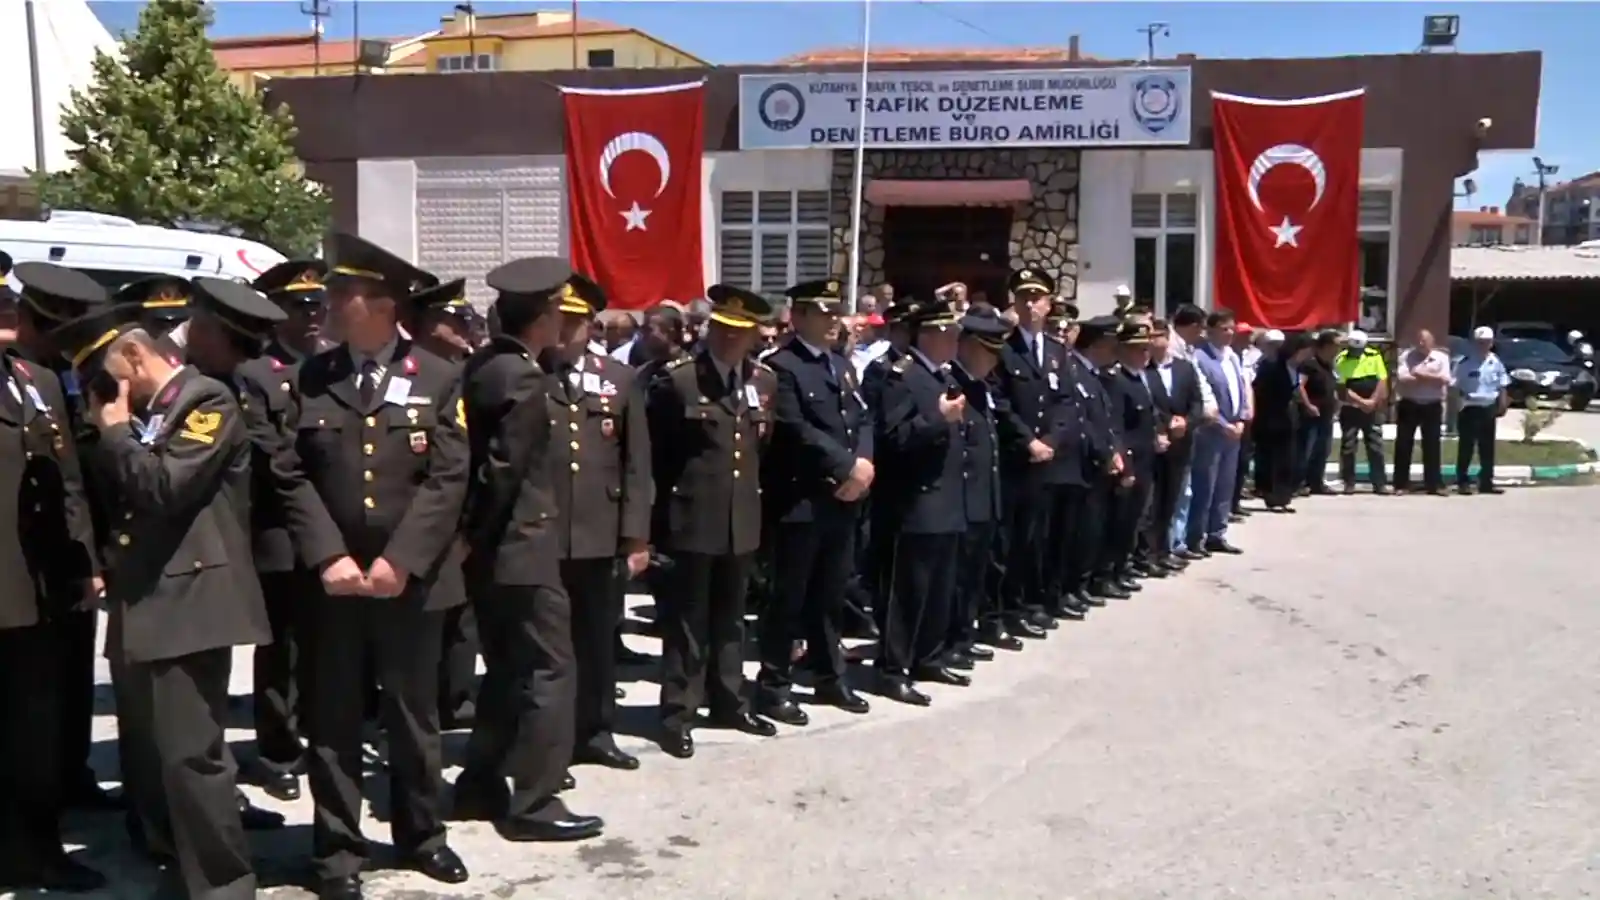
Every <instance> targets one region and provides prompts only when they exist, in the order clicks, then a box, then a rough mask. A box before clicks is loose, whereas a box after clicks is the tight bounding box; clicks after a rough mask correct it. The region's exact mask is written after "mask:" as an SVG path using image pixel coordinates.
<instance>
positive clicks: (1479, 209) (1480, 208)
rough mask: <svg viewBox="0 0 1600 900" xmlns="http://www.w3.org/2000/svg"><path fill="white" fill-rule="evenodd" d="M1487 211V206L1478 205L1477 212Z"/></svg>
mask: <svg viewBox="0 0 1600 900" xmlns="http://www.w3.org/2000/svg"><path fill="white" fill-rule="evenodd" d="M1488 211H1489V207H1487V206H1480V207H1478V212H1481V213H1486V212H1488Z"/></svg>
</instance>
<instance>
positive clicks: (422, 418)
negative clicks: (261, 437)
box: [283, 234, 468, 900]
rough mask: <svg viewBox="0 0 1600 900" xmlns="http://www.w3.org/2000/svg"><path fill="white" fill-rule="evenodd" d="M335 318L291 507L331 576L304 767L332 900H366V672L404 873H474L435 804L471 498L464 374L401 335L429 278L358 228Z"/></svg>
mask: <svg viewBox="0 0 1600 900" xmlns="http://www.w3.org/2000/svg"><path fill="white" fill-rule="evenodd" d="M329 244H330V247H331V249H332V251H333V253H332V256H333V262H334V266H333V268H332V269H330V270H329V273H328V279H327V282H326V290H327V293H328V314H329V316H330V318H331V319H332V321H333V324H334V326H335V329H336V331H337V332H338V333H339V334H340V335H341V336H342V337H343V338H344V343H342V344H340V345H339V346H337V347H335V348H333V349H331V350H328V351H326V352H323V353H319V354H317V355H316V356H314V357H311V358H310V359H308V360H306V361H305V362H304V363H303V364H301V366H300V372H299V385H300V390H299V393H298V398H297V402H296V404H295V408H293V409H291V411H290V414H289V415H290V422H291V424H293V425H295V426H296V439H295V444H294V449H295V452H294V453H292V454H285V455H284V457H283V459H284V460H286V461H293V462H297V463H298V465H297V467H296V468H297V469H298V471H296V472H295V473H293V474H294V475H295V476H297V477H299V478H303V479H304V481H305V482H306V483H307V484H309V485H310V486H311V487H312V488H313V489H314V491H315V495H316V496H315V498H313V499H312V501H311V502H308V503H291V504H290V505H289V507H288V509H287V512H288V516H289V530H290V534H291V535H293V536H294V538H295V543H296V545H297V548H298V550H299V552H300V555H301V559H302V561H304V562H305V563H306V564H307V565H308V566H309V567H311V568H313V569H315V570H316V571H318V572H319V573H320V575H321V587H322V590H321V594H322V595H323V596H321V597H318V598H317V599H316V602H315V603H314V611H313V613H312V615H311V616H310V618H309V621H310V623H311V626H310V627H311V629H312V631H313V633H314V634H315V636H316V637H315V640H313V641H312V651H311V656H312V659H311V666H310V681H311V683H312V684H313V685H315V686H316V687H315V690H313V691H310V692H309V696H308V697H307V700H308V704H307V705H308V707H309V709H310V717H309V718H310V722H309V725H310V727H309V729H308V736H309V737H310V739H311V752H310V755H309V762H308V767H307V768H308V771H309V775H310V782H311V795H312V799H313V800H314V801H315V803H316V820H315V826H314V829H313V831H312V855H313V857H314V864H315V866H316V870H317V875H318V877H319V878H320V884H319V885H318V893H319V895H320V896H321V897H323V898H324V900H330V898H336V900H348V898H357V897H360V896H361V876H360V871H361V868H362V866H363V864H364V863H365V862H366V861H367V859H368V847H367V842H366V839H365V838H364V837H363V836H362V834H361V781H362V771H361V732H362V718H363V715H362V713H363V708H362V707H363V704H362V702H361V701H362V695H363V693H364V688H365V683H366V679H365V675H364V669H365V666H364V663H365V661H366V660H367V658H368V656H369V654H370V658H371V660H372V664H373V665H372V668H373V671H374V672H375V673H376V677H377V681H378V683H379V686H380V687H381V688H382V696H381V701H380V707H379V718H380V721H381V722H382V724H383V727H384V730H385V732H386V734H387V735H388V740H389V777H390V779H391V787H390V791H391V794H392V796H393V806H392V809H393V812H392V816H393V820H392V822H391V826H390V827H391V830H392V832H393V834H394V843H395V846H396V848H397V849H398V850H399V853H400V857H401V860H402V862H403V864H405V865H407V866H408V867H411V868H414V869H416V870H417V871H419V872H421V873H422V874H424V875H426V876H428V877H429V878H432V879H434V880H435V881H442V882H445V883H447V884H459V883H461V882H463V881H465V880H466V879H467V869H466V866H465V865H463V864H462V862H461V859H460V858H459V857H457V856H456V854H455V853H454V852H453V851H452V850H451V849H450V847H449V846H448V844H447V842H446V836H445V825H444V818H443V817H442V816H441V815H440V811H439V802H440V794H441V792H442V790H443V780H442V778H441V775H440V740H439V723H438V719H437V718H436V716H437V713H438V702H439V696H438V695H439V648H440V645H441V641H442V640H443V637H442V631H443V625H444V616H445V611H446V610H448V609H450V608H452V607H455V606H460V605H461V604H462V603H464V602H465V601H466V593H465V590H464V588H463V585H462V580H461V570H460V567H459V566H458V565H456V564H455V560H454V559H453V557H452V549H453V545H454V543H455V539H456V530H457V525H458V523H459V519H460V515H461V505H462V502H463V500H464V498H465V496H466V489H467V464H468V453H467V436H466V417H465V415H464V414H463V411H462V407H461V403H460V400H459V395H458V393H457V390H456V367H454V366H452V365H450V364H449V363H447V362H445V361H444V360H442V359H439V358H438V357H436V356H434V355H433V354H431V353H428V352H426V351H422V350H418V349H416V348H415V347H413V346H412V345H411V342H410V341H409V340H406V339H404V338H402V337H401V336H400V333H399V331H398V329H397V328H396V316H397V315H398V313H399V306H400V304H402V303H404V302H405V301H406V300H407V299H408V298H409V297H410V296H411V295H412V294H414V293H416V292H417V291H418V290H420V289H421V288H422V287H425V286H427V285H429V284H431V283H433V279H432V276H430V275H428V274H426V273H424V272H422V271H420V270H418V269H417V268H415V267H414V266H412V265H411V264H410V263H407V262H406V261H405V260H403V259H400V258H399V257H397V256H395V255H394V254H392V253H389V252H388V251H387V250H384V249H383V248H381V247H378V246H376V245H373V244H371V243H368V242H367V241H364V240H362V239H360V238H357V237H354V236H352V235H347V234H335V235H333V236H332V238H331V239H330V241H329Z"/></svg>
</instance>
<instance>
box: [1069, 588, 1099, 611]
mask: <svg viewBox="0 0 1600 900" xmlns="http://www.w3.org/2000/svg"><path fill="white" fill-rule="evenodd" d="M1070 596H1071V599H1072V605H1073V606H1076V607H1079V608H1081V609H1091V608H1094V607H1100V606H1105V605H1106V601H1105V600H1104V599H1103V598H1101V597H1096V596H1095V595H1093V594H1091V593H1089V592H1088V591H1086V590H1080V591H1075V592H1074V593H1072V594H1071V595H1070Z"/></svg>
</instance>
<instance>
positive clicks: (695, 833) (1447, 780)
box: [72, 429, 1600, 900]
mask: <svg viewBox="0 0 1600 900" xmlns="http://www.w3.org/2000/svg"><path fill="white" fill-rule="evenodd" d="M1556 430H1558V431H1559V430H1560V429H1556ZM1301 505H1302V507H1303V509H1302V511H1301V512H1300V513H1299V514H1297V515H1293V516H1268V515H1265V514H1258V515H1255V516H1253V517H1252V518H1251V519H1250V520H1248V522H1247V523H1245V524H1244V525H1241V526H1236V529H1235V534H1234V539H1235V541H1236V542H1237V543H1238V544H1240V545H1241V546H1242V547H1244V548H1245V550H1246V553H1245V555H1243V556H1239V557H1229V558H1215V559H1212V560H1208V561H1205V562H1202V563H1199V564H1197V565H1195V566H1194V567H1193V568H1192V571H1191V573H1190V574H1188V575H1186V576H1185V577H1183V578H1180V579H1176V580H1170V581H1165V582H1151V583H1147V587H1146V589H1145V590H1144V591H1143V592H1142V593H1140V594H1138V595H1137V596H1136V597H1135V599H1133V600H1131V601H1125V602H1114V603H1113V605H1112V606H1110V607H1109V608H1106V609H1103V610H1098V611H1096V612H1094V613H1093V614H1092V615H1091V616H1090V618H1089V620H1088V621H1087V622H1082V623H1068V624H1067V625H1066V626H1064V627H1063V628H1062V629H1061V630H1060V631H1058V632H1056V633H1054V634H1053V635H1052V636H1051V637H1050V638H1049V639H1047V640H1045V641H1042V642H1038V643H1036V644H1031V645H1030V646H1029V647H1028V648H1027V649H1026V650H1025V651H1023V652H1022V653H1017V654H1004V655H1003V656H1002V658H1001V659H999V660H997V661H995V662H992V663H987V664H982V665H981V666H980V668H979V670H978V671H977V673H976V676H977V677H976V683H975V684H974V685H973V686H972V687H970V688H965V689H961V688H953V687H944V688H940V687H934V688H932V689H931V690H930V693H931V694H932V695H933V697H934V702H933V705H932V707H931V708H928V709H912V708H908V707H903V706H896V705H894V704H892V703H890V702H888V701H883V700H876V699H875V700H874V707H873V711H872V713H871V714H870V715H867V716H865V717H859V718H857V717H851V716H848V715H846V714H844V713H840V712H837V711H834V710H831V709H813V710H812V716H813V724H812V725H811V726H810V727H808V728H804V729H792V728H785V727H782V726H780V728H781V729H782V730H781V733H780V735H779V736H778V737H776V738H772V739H767V740H760V739H755V738H747V737H745V736H742V735H725V734H719V733H717V732H713V731H701V732H699V737H700V738H701V740H700V752H699V754H698V755H697V756H696V757H695V758H694V759H692V760H689V761H678V760H674V759H671V758H669V757H666V756H664V755H663V754H661V753H660V752H659V751H657V750H656V749H655V748H654V747H653V746H652V745H650V744H649V743H648V742H647V741H646V740H644V739H641V738H637V737H625V738H623V739H622V743H623V745H624V747H625V748H626V749H629V750H631V751H634V752H638V753H639V754H640V755H641V757H642V758H643V761H644V765H643V767H642V769H641V770H639V771H637V772H632V773H622V772H612V771H607V770H600V769H593V768H580V769H577V770H576V775H577V778H578V782H579V786H578V789H577V790H576V791H574V792H572V793H571V795H570V797H569V802H570V804H571V805H572V806H573V808H574V809H576V810H578V811H581V812H586V813H587V812H593V813H597V814H600V815H603V816H604V817H605V818H606V820H607V823H608V829H607V832H606V836H605V837H603V838H601V839H599V840H596V841H592V842H588V843H584V844H577V845H555V846H550V845H536V846H534V845H512V844H507V843H505V842H502V841H500V840H499V839H498V838H497V837H496V836H495V835H494V833H493V832H492V830H490V829H488V828H487V827H486V826H482V825H466V826H452V830H451V839H452V844H453V845H454V846H455V847H456V849H457V850H458V851H459V852H460V853H461V855H462V856H463V857H464V858H465V860H466V861H467V863H468V865H469V866H470V867H471V868H472V871H473V873H474V878H473V879H472V881H470V882H469V883H467V884H465V885H462V886H459V887H456V888H447V887H445V886H442V885H437V884H433V883H431V882H428V881H426V880H425V879H423V878H421V877H420V876H418V875H415V874H411V873H400V872H377V873H374V874H372V875H371V876H369V878H368V885H369V890H368V895H369V896H371V897H376V898H391V900H427V898H432V897H491V896H492V897H496V898H501V900H513V898H535V897H538V898H545V897H548V898H561V900H588V898H607V900H622V898H650V900H671V898H684V900H716V898H729V900H788V898H794V900H813V898H846V900H879V898H882V900H907V898H913V900H938V898H1006V900H1010V898H1016V900H1024V898H1041V900H1044V898H1048V900H1072V898H1085V900H1088V898H1093V900H1124V898H1126V900H1151V898H1169V897H1170V898H1182V900H1208V898H1250V900H1278V898H1283V900H1300V898H1308V900H1309V898H1319V900H1320V898H1348V900H1391V898H1392V900H1431V898H1438V900H1475V898H1520V900H1532V898H1551V900H1573V898H1581V897H1590V896H1596V895H1600V753H1596V751H1595V745H1596V738H1597V736H1600V702H1597V700H1596V697H1597V696H1600V653H1597V652H1596V649H1595V635H1596V634H1600V604H1596V603H1595V602H1593V591H1594V587H1593V583H1594V579H1593V571H1594V568H1593V565H1592V563H1591V560H1592V558H1593V553H1594V542H1595V539H1596V536H1597V535H1600V527H1597V526H1600V488H1554V487H1550V488H1526V489H1520V490H1513V491H1509V492H1507V493H1506V494H1504V495H1503V496H1498V497H1477V496H1474V497H1448V498H1433V497H1426V496H1416V497H1404V498H1394V497H1375V496H1371V495H1358V496H1355V497H1333V498H1317V499H1315V500H1311V501H1302V504H1301ZM630 641H631V642H632V643H633V646H635V647H637V648H639V649H653V647H652V642H651V641H649V640H648V639H645V638H640V637H632V638H630ZM238 658H239V661H240V664H239V665H238V666H237V667H236V670H235V685H236V690H237V691H238V692H240V693H243V692H245V691H247V689H248V677H249V667H248V665H247V664H246V662H247V659H248V655H247V653H244V652H241V653H240V654H239V657H238ZM627 688H628V698H627V700H626V701H625V703H626V704H627V706H628V707H629V709H630V712H629V713H628V715H627V720H628V721H629V722H630V723H644V722H648V721H649V710H648V706H649V705H650V704H652V703H653V702H654V700H655V686H654V685H653V684H651V683H649V682H645V681H639V682H633V683H630V684H628V685H627ZM106 712H109V710H106ZM114 730H115V722H114V719H113V718H111V717H110V716H109V715H102V716H101V717H100V718H99V719H98V720H97V722H96V735H97V737H98V738H100V739H102V741H103V742H102V743H101V744H100V745H98V752H99V754H100V755H99V757H98V760H99V761H100V762H101V763H102V764H103V765H102V771H104V772H106V773H108V774H109V773H110V772H112V771H114V764H115V763H114V752H113V750H112V748H113V742H111V741H110V740H109V739H110V738H111V737H112V736H113V735H114ZM230 736H232V737H236V738H237V739H238V741H239V742H240V743H238V744H236V745H235V746H236V749H237V750H238V751H239V752H240V753H241V754H245V755H247V754H249V753H250V752H251V748H250V747H249V745H248V739H249V732H248V731H238V732H230ZM459 743H460V742H459V741H458V740H454V739H452V740H451V744H452V746H459ZM453 774H454V773H453V772H452V777H453ZM250 790H251V791H252V796H253V797H254V798H255V799H256V801H257V802H258V803H260V804H261V805H263V806H266V807H269V808H274V809H279V810H281V811H283V812H285V813H287V814H288V816H289V818H290V822H291V826H292V827H291V828H289V829H287V830H286V831H284V832H282V833H279V834H275V835H271V836H268V837H258V839H257V849H258V851H259V855H260V860H259V865H260V868H261V870H262V871H263V873H264V876H265V881H266V883H267V884H268V885H285V884H286V883H292V882H293V881H294V879H295V878H296V877H297V876H298V874H299V873H300V871H301V866H300V861H299V858H300V857H302V856H303V854H304V853H305V851H306V849H307V847H308V844H309V828H308V827H307V823H308V822H309V821H310V804H309V800H302V801H300V802H299V803H298V804H295V805H293V806H285V805H282V804H277V803H275V802H274V801H271V800H270V799H267V798H265V797H263V796H262V795H261V794H260V793H259V792H255V791H254V790H253V789H250ZM382 795H383V791H382V789H381V786H380V787H378V789H376V790H369V796H375V797H381V796H382ZM72 833H73V834H74V835H75V837H76V839H77V840H79V841H80V842H87V843H89V844H91V845H92V846H93V847H94V848H95V849H94V850H93V851H92V852H91V853H90V860H91V861H92V862H94V863H95V864H97V865H100V866H102V867H103V868H105V869H106V870H107V871H109V872H111V873H112V874H113V875H114V877H115V884H116V885H117V886H116V888H115V889H114V890H113V891H110V892H107V893H106V894H105V896H107V897H117V898H123V897H129V898H132V897H141V898H142V897H144V896H146V894H147V891H148V889H149V885H150V884H151V879H150V876H149V873H148V871H147V870H146V869H145V868H144V867H143V866H142V865H141V864H139V863H137V862H135V861H133V860H132V859H130V858H129V857H128V856H127V855H126V850H125V844H124V842H123V840H122V838H121V831H120V823H119V822H118V821H117V819H116V818H115V817H107V818H103V819H101V820H99V821H76V820H75V821H74V823H73V829H72ZM368 834H369V836H372V837H376V838H379V839H387V826H385V825H383V824H381V823H379V822H377V821H372V822H369V825H368ZM107 847H110V848H112V849H111V850H109V851H108V850H107V849H106V848H107ZM267 895H268V896H273V897H285V898H288V897H296V898H298V897H301V896H305V894H304V893H303V892H302V891H301V890H300V889H299V888H296V887H292V886H274V887H269V888H268V889H267Z"/></svg>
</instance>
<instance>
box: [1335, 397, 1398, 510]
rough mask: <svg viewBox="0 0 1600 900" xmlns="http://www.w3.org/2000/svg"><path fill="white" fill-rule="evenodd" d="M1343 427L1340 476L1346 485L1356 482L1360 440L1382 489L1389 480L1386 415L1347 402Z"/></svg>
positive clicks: (1341, 420) (1342, 415) (1341, 418)
mask: <svg viewBox="0 0 1600 900" xmlns="http://www.w3.org/2000/svg"><path fill="white" fill-rule="evenodd" d="M1339 429H1340V431H1339V480H1340V481H1343V482H1344V489H1345V490H1347V491H1348V490H1350V489H1351V488H1352V487H1354V486H1355V483H1356V444H1357V443H1360V444H1361V445H1362V446H1363V447H1365V448H1366V451H1367V469H1368V470H1369V471H1370V473H1371V475H1370V478H1371V481H1372V486H1373V487H1374V488H1376V489H1380V490H1381V489H1382V488H1383V487H1384V485H1386V484H1387V483H1388V473H1387V472H1386V471H1385V469H1384V466H1383V415H1382V414H1381V413H1379V412H1377V411H1376V410H1374V411H1373V412H1367V411H1366V410H1364V409H1356V408H1355V407H1353V406H1346V407H1343V408H1341V409H1340V410H1339Z"/></svg>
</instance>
